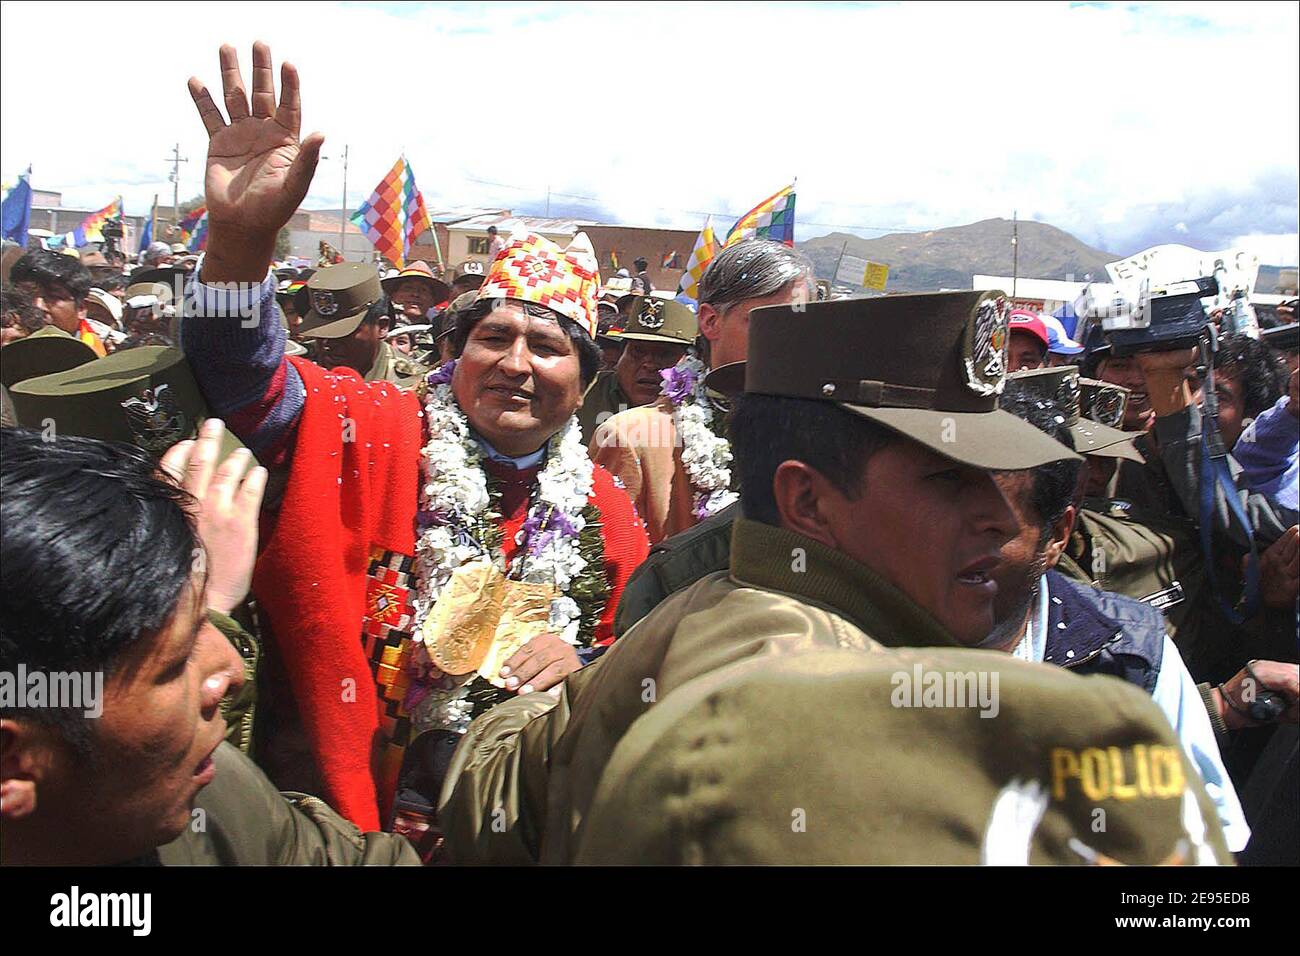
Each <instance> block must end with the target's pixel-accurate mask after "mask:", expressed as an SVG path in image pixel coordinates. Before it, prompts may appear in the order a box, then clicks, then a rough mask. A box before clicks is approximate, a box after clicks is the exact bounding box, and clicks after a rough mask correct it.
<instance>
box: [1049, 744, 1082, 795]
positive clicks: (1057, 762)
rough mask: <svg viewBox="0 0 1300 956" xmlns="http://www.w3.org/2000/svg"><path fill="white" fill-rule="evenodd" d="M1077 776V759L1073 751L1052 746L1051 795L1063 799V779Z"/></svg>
mask: <svg viewBox="0 0 1300 956" xmlns="http://www.w3.org/2000/svg"><path fill="white" fill-rule="evenodd" d="M1077 776H1079V761H1078V758H1076V757H1075V756H1074V751H1072V750H1067V749H1066V748H1064V747H1053V748H1052V797H1053V799H1056V800H1064V799H1065V781H1066V780H1068V779H1069V778H1070V777H1077Z"/></svg>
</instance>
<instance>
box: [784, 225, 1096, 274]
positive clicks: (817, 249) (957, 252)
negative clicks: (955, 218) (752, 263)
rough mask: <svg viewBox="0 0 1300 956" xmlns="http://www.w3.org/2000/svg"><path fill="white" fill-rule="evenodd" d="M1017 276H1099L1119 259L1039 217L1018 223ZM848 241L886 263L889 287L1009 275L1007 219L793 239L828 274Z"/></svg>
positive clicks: (852, 248) (853, 252) (851, 249)
mask: <svg viewBox="0 0 1300 956" xmlns="http://www.w3.org/2000/svg"><path fill="white" fill-rule="evenodd" d="M1019 237H1020V265H1019V273H1020V275H1022V276H1032V277H1034V278H1036V279H1065V278H1068V277H1071V276H1073V277H1074V278H1076V279H1078V280H1080V281H1082V280H1083V278H1084V276H1085V275H1088V274H1089V273H1090V274H1091V275H1092V276H1093V277H1094V278H1099V279H1104V278H1105V276H1106V263H1107V262H1114V261H1115V260H1116V259H1119V258H1121V256H1120V255H1115V254H1113V253H1109V252H1102V251H1101V250H1100V249H1093V248H1092V247H1091V246H1087V245H1085V244H1084V243H1082V242H1080V241H1079V240H1078V239H1076V238H1074V236H1072V235H1070V234H1069V233H1068V232H1065V231H1063V230H1061V229H1057V228H1056V227H1055V226H1049V225H1048V224H1047V223H1044V222H1021V223H1020V224H1019ZM845 240H848V251H847V254H848V255H850V256H858V257H860V258H863V259H870V260H872V261H873V262H883V263H885V264H886V265H888V266H889V285H888V287H887V291H889V292H924V291H932V290H936V289H941V288H943V289H969V288H970V284H971V276H972V275H974V274H976V273H980V274H983V275H1007V276H1009V275H1011V251H1012V250H1011V220H1010V219H985V220H983V221H981V222H973V223H970V224H969V225H965V226H952V227H949V228H947V229H936V230H934V231H933V232H901V233H891V234H889V235H887V236H881V237H879V238H877V239H861V238H859V237H857V236H850V235H847V234H845V233H842V232H833V233H831V234H829V235H826V236H818V237H817V238H816V239H809V240H808V241H807V242H801V243H798V248H799V250H800V251H801V252H803V253H804V254H805V255H806V256H808V257H809V258H810V259H811V260H812V262H813V265H814V266H816V268H817V275H818V276H819V277H820V278H824V279H829V278H831V273H832V272H833V271H834V269H835V263H836V261H837V260H838V259H839V256H840V250H841V249H842V248H844V242H845Z"/></svg>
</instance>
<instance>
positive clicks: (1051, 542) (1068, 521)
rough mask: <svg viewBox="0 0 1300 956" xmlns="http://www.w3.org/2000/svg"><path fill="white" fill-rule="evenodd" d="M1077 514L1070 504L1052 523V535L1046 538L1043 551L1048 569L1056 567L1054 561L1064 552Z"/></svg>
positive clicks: (1058, 559)
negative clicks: (1045, 546) (1054, 522)
mask: <svg viewBox="0 0 1300 956" xmlns="http://www.w3.org/2000/svg"><path fill="white" fill-rule="evenodd" d="M1078 514H1079V512H1078V510H1077V509H1076V508H1075V506H1074V505H1070V506H1069V507H1068V508H1066V509H1065V514H1063V515H1061V517H1060V518H1058V519H1057V521H1056V524H1054V525H1052V536H1051V537H1050V538H1048V539H1047V548H1046V550H1045V551H1044V552H1043V560H1044V562H1045V567H1046V568H1047V569H1048V570H1049V571H1050V570H1051V569H1052V568H1054V567H1056V563H1057V562H1058V561H1060V560H1061V555H1062V554H1064V553H1065V549H1066V546H1067V545H1069V543H1070V534H1071V533H1072V532H1073V531H1074V519H1075V518H1076V517H1078Z"/></svg>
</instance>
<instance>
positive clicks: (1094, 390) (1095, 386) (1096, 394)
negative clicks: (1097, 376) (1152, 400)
mask: <svg viewBox="0 0 1300 956" xmlns="http://www.w3.org/2000/svg"><path fill="white" fill-rule="evenodd" d="M1082 385H1083V399H1082V402H1083V409H1082V411H1083V415H1084V417H1085V418H1091V419H1092V420H1093V421H1094V422H1100V423H1101V424H1103V425H1109V426H1110V427H1111V428H1119V427H1120V426H1121V425H1122V424H1123V422H1124V412H1125V411H1126V410H1127V409H1128V389H1126V388H1123V387H1121V386H1118V385H1109V384H1107V383H1105V382H1092V381H1088V380H1083V381H1082Z"/></svg>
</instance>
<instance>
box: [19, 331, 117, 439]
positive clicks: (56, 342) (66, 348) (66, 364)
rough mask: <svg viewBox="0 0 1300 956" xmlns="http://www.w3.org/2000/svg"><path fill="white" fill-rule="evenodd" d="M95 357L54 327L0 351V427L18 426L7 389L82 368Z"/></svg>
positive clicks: (78, 340) (76, 339)
mask: <svg viewBox="0 0 1300 956" xmlns="http://www.w3.org/2000/svg"><path fill="white" fill-rule="evenodd" d="M97 357H98V356H96V355H95V350H94V349H92V348H91V347H90V346H89V345H87V344H86V343H85V342H83V341H81V340H80V339H78V338H76V337H75V336H72V335H69V334H68V333H67V332H64V331H63V330H62V329H60V328H59V327H58V326H54V325H47V326H45V328H43V329H38V330H37V331H35V332H33V333H32V334H31V335H29V336H27V337H26V338H22V339H19V340H18V341H16V342H10V343H9V344H8V345H6V346H5V347H4V348H3V349H0V425H10V426H12V425H17V424H18V412H17V410H16V409H15V408H14V404H13V398H12V397H11V396H10V394H9V389H10V388H12V387H13V386H15V385H17V384H18V383H19V382H22V381H26V380H27V379H29V378H39V377H40V376H42V375H50V374H53V373H54V372H61V371H63V370H64V369H69V368H76V367H77V366H78V365H85V364H86V363H87V362H93V361H94V360H95V359H96V358H97Z"/></svg>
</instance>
